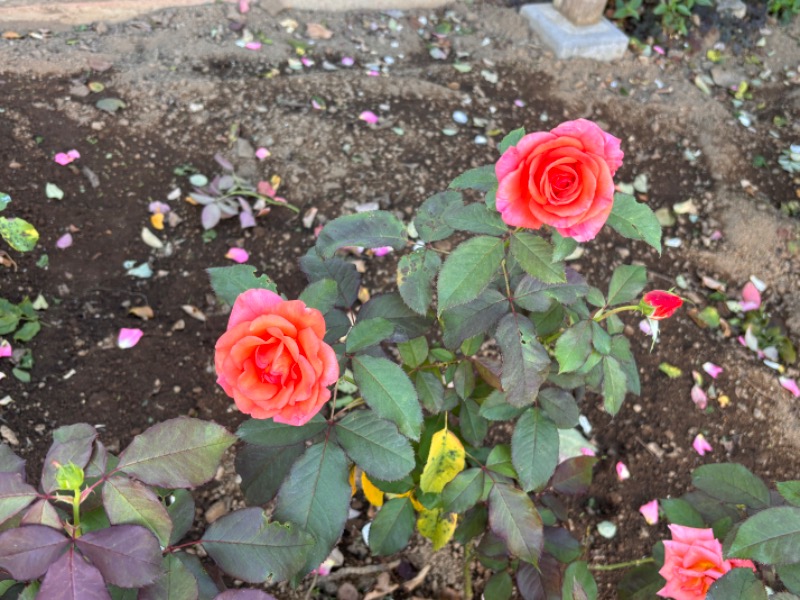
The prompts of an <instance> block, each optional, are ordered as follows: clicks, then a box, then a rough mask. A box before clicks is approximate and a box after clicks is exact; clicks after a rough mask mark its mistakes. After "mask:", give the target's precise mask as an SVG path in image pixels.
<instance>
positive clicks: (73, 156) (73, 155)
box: [67, 149, 81, 160]
mask: <svg viewBox="0 0 800 600" xmlns="http://www.w3.org/2000/svg"><path fill="white" fill-rule="evenodd" d="M67 156H69V157H70V158H71V159H72V160H78V159H79V158H80V157H81V153H80V152H78V151H77V150H74V149H73V150H68V151H67Z"/></svg>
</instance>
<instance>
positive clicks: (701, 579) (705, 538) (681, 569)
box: [656, 525, 755, 600]
mask: <svg viewBox="0 0 800 600" xmlns="http://www.w3.org/2000/svg"><path fill="white" fill-rule="evenodd" d="M669 530H670V531H671V532H672V539H671V540H665V541H664V566H663V567H661V570H660V571H659V572H658V574H659V575H661V576H662V577H663V578H664V579H666V580H667V585H665V586H664V587H663V588H661V589H660V590H659V591H658V592H656V594H658V595H659V596H661V597H662V598H672V599H673V600H704V598H705V597H706V593H707V592H708V588H710V587H711V586H712V584H713V583H714V582H715V581H716V580H717V579H719V578H720V577H722V576H723V575H725V573H727V572H728V571H730V570H731V569H736V568H746V569H753V570H754V571H755V565H753V563H752V562H750V561H749V560H737V559H731V560H725V559H723V558H722V544H720V543H719V541H718V540H716V539H714V532H713V531H712V530H711V529H697V528H695V527H684V526H682V525H670V526H669Z"/></svg>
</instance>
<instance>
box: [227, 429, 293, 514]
mask: <svg viewBox="0 0 800 600" xmlns="http://www.w3.org/2000/svg"><path fill="white" fill-rule="evenodd" d="M295 429H300V428H299V427H295ZM304 450H305V446H304V445H303V443H302V442H300V443H297V444H294V445H289V446H276V447H269V446H256V445H254V444H244V445H243V447H242V448H240V449H239V451H238V452H237V453H236V472H237V473H238V474H239V476H240V477H241V478H242V483H241V486H242V492H243V493H244V498H245V500H246V501H247V503H248V504H251V505H263V504H266V503H267V502H269V501H270V500H272V499H273V498H274V497H275V494H277V493H278V490H279V489H280V487H281V484H282V483H283V481H284V480H285V479H286V476H287V475H288V474H289V471H291V469H292V465H294V463H295V461H297V459H298V458H300V455H302V454H303V451H304Z"/></svg>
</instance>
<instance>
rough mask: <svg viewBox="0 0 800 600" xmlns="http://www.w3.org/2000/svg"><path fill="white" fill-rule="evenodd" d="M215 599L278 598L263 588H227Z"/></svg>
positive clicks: (263, 599)
mask: <svg viewBox="0 0 800 600" xmlns="http://www.w3.org/2000/svg"><path fill="white" fill-rule="evenodd" d="M214 600H276V598H275V596H273V595H271V594H267V593H266V592H262V591H261V590H227V591H225V592H222V593H221V594H220V595H219V596H217V597H216V598H214Z"/></svg>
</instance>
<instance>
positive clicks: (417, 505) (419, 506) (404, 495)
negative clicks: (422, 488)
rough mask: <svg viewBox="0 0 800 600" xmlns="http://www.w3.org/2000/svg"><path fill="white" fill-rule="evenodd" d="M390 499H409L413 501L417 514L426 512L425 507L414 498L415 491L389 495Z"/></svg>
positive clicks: (412, 504)
mask: <svg viewBox="0 0 800 600" xmlns="http://www.w3.org/2000/svg"><path fill="white" fill-rule="evenodd" d="M388 496H389V499H390V500H391V499H392V498H408V499H409V500H411V506H413V507H414V510H416V511H417V512H422V511H423V510H425V507H424V506H422V504H420V502H419V500H417V499H416V498H415V497H414V490H408V491H407V492H403V493H402V494H388Z"/></svg>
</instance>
